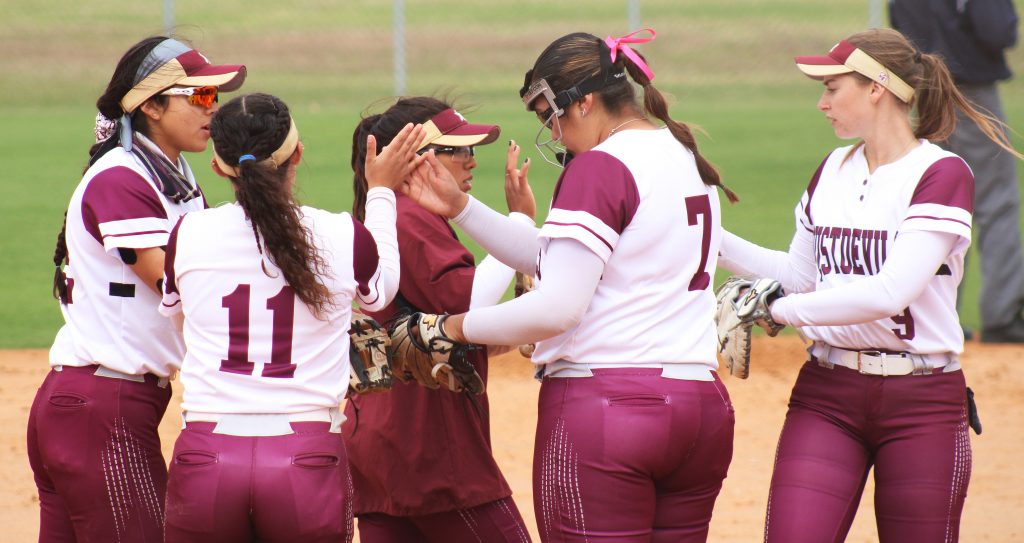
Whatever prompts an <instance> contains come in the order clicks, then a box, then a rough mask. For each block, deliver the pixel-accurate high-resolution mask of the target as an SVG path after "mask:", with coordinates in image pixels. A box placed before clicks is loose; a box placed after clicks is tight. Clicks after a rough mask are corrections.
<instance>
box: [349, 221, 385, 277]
mask: <svg viewBox="0 0 1024 543" xmlns="http://www.w3.org/2000/svg"><path fill="white" fill-rule="evenodd" d="M379 265H380V255H379V254H377V242H376V240H374V239H373V234H371V233H370V231H369V230H367V229H366V227H365V226H363V223H361V222H359V221H357V220H356V218H355V217H352V271H353V272H354V274H355V278H356V282H357V283H359V292H361V293H362V294H363V295H364V296H365V295H367V294H369V293H370V280H371V279H373V276H374V274H376V273H377V267H378V266H379Z"/></svg>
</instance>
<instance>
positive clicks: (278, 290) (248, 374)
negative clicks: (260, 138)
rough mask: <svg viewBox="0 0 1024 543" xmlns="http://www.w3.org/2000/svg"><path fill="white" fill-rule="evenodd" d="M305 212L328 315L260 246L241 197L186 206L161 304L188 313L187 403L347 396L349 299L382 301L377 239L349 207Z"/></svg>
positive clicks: (277, 409)
mask: <svg viewBox="0 0 1024 543" xmlns="http://www.w3.org/2000/svg"><path fill="white" fill-rule="evenodd" d="M300 215H301V216H302V224H303V225H304V226H305V227H306V228H308V229H309V231H310V233H311V235H312V241H313V245H314V246H315V247H316V249H317V251H318V253H319V254H320V256H321V257H322V258H323V260H324V261H325V263H326V270H325V273H324V274H323V275H322V276H321V277H320V281H322V282H323V284H324V285H325V286H326V287H327V289H328V290H329V291H330V292H331V294H332V295H333V302H334V303H333V306H331V307H329V308H328V309H327V310H326V311H325V314H324V315H323V316H322V319H318V318H317V316H316V315H314V314H313V313H312V312H311V311H310V309H309V308H308V307H307V306H306V304H305V303H303V302H302V301H301V300H299V299H298V297H297V296H296V295H295V293H294V291H293V290H292V288H291V287H290V286H289V285H288V284H287V283H286V281H285V279H284V275H283V273H282V272H281V270H280V269H279V268H278V267H277V266H276V265H275V264H274V262H273V259H272V258H271V256H270V254H269V253H268V251H267V250H266V248H262V250H261V249H259V248H257V242H256V239H255V236H254V234H253V230H252V226H251V223H250V222H249V221H248V220H247V218H246V217H245V213H244V211H243V210H242V208H241V207H240V206H239V205H238V204H228V205H223V206H220V207H217V208H213V209H207V210H204V211H200V212H194V213H189V214H187V215H185V216H183V217H182V218H181V220H180V221H179V222H178V225H177V226H175V228H174V231H173V232H172V234H171V238H170V241H169V242H168V246H167V258H166V266H165V267H166V272H165V281H166V283H165V285H164V297H163V301H162V304H161V307H160V312H161V313H162V314H164V315H173V314H176V313H184V316H185V326H184V335H185V345H186V347H187V353H186V354H185V358H184V360H183V362H182V368H181V378H182V384H183V385H184V396H183V401H182V408H183V409H184V410H185V411H186V412H201V413H225V414H231V413H300V412H305V411H313V410H317V409H322V408H334V407H337V406H338V405H339V404H340V402H341V400H342V399H343V397H344V394H345V391H346V389H347V387H348V381H349V376H348V372H349V364H348V349H349V338H348V328H349V321H350V318H351V312H352V303H353V302H355V301H359V302H360V303H361V304H362V305H363V306H364V307H368V308H375V307H376V306H378V305H380V306H381V307H383V305H382V304H381V303H380V302H382V301H384V300H385V298H386V296H385V295H384V294H383V293H381V292H378V290H377V287H378V285H379V283H380V274H381V270H380V267H379V264H378V253H377V246H376V244H375V242H374V239H373V236H372V235H371V234H370V232H369V231H368V230H367V229H366V227H364V226H363V225H362V224H361V223H359V222H357V221H355V220H354V219H353V218H352V217H351V215H349V214H348V213H339V214H335V213H330V212H327V211H323V210H320V209H315V208H310V207H302V208H301V211H300Z"/></svg>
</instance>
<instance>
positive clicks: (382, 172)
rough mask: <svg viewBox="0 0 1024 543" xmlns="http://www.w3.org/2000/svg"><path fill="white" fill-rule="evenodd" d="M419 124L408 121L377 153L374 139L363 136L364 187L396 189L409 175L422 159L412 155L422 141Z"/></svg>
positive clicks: (421, 128)
mask: <svg viewBox="0 0 1024 543" xmlns="http://www.w3.org/2000/svg"><path fill="white" fill-rule="evenodd" d="M423 137H424V129H423V125H418V124H413V123H409V124H407V125H405V127H403V128H402V130H401V131H400V132H399V133H398V135H397V136H395V138H394V139H393V140H391V143H389V144H388V145H387V146H385V147H384V149H382V150H381V152H380V154H379V155H378V154H377V139H376V138H375V137H373V136H372V135H370V136H368V137H367V138H366V162H365V164H364V170H363V171H365V172H366V185H367V187H368V188H374V187H386V188H389V189H392V190H397V189H398V188H399V187H400V186H402V185H403V184H404V183H405V182H406V180H407V179H408V178H409V174H410V173H411V172H412V171H413V169H415V168H416V166H418V165H419V164H420V163H422V161H423V157H421V156H417V155H416V149H417V148H418V147H419V145H420V142H422V141H423Z"/></svg>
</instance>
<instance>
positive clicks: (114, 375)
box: [53, 364, 170, 388]
mask: <svg viewBox="0 0 1024 543" xmlns="http://www.w3.org/2000/svg"><path fill="white" fill-rule="evenodd" d="M91 365H92V364H90V366H91ZM68 367H69V368H76V367H88V366H68ZM53 371H64V366H53ZM92 374H93V375H95V376H97V377H109V378H110V379H122V380H124V381H132V382H135V383H145V382H146V376H145V375H135V374H132V373H124V372H120V371H117V370H112V369H110V368H108V367H106V366H104V365H102V364H96V371H94V372H93V373H92ZM154 377H155V375H154ZM169 381H170V379H168V378H167V377H157V381H156V386H158V387H160V388H167V383H168V382H169Z"/></svg>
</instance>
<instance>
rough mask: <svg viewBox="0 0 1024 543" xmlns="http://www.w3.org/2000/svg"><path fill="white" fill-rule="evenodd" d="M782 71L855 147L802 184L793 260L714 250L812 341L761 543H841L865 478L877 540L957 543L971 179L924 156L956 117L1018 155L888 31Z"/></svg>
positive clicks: (944, 77) (964, 454)
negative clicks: (959, 291) (800, 77)
mask: <svg viewBox="0 0 1024 543" xmlns="http://www.w3.org/2000/svg"><path fill="white" fill-rule="evenodd" d="M796 62H797V66H798V67H799V68H800V70H802V71H803V72H804V73H805V74H806V75H808V76H810V77H812V78H815V79H819V80H821V81H822V82H823V84H824V86H825V90H824V93H823V95H822V97H821V99H820V100H819V102H818V108H819V109H820V110H821V111H822V112H823V113H824V114H825V117H826V118H827V119H828V120H829V122H830V123H831V124H832V127H833V129H834V130H835V133H836V135H837V136H838V137H840V138H843V139H858V140H860V141H858V143H856V144H854V145H852V146H847V147H840V148H838V149H836V150H835V151H833V152H832V153H830V154H829V155H828V156H827V157H826V158H825V160H824V161H823V162H822V163H821V166H819V168H818V170H817V171H816V172H815V173H814V176H813V177H812V179H811V182H810V184H809V185H808V187H807V190H806V192H805V193H804V194H803V197H802V198H801V199H800V202H799V203H798V204H797V206H796V212H795V213H796V234H795V235H794V237H793V241H792V243H791V245H790V249H789V253H782V252H776V251H769V250H766V249H762V248H760V247H757V246H755V245H753V244H750V243H748V242H746V241H744V240H742V239H740V238H737V237H735V236H733V235H731V234H728V233H727V234H726V236H725V240H724V242H723V244H722V254H721V261H722V264H723V266H725V267H727V268H729V269H730V270H732V271H735V272H740V273H754V274H758V275H765V276H770V277H775V278H778V279H779V281H780V282H781V283H782V284H783V286H784V287H785V289H786V290H787V291H789V292H791V293H792V292H795V293H798V294H791V295H789V296H786V297H784V298H781V299H779V300H777V301H776V302H775V303H774V304H772V306H771V315H772V317H773V318H774V319H775V320H776V321H777V322H779V323H784V324H790V325H793V326H800V327H802V330H803V332H804V333H805V334H806V335H807V337H809V338H810V339H812V340H813V341H814V344H813V347H812V348H811V349H810V360H809V361H808V362H807V363H806V364H805V365H804V367H803V369H802V370H801V371H800V375H799V377H798V378H797V381H796V385H795V387H794V388H793V394H792V398H791V400H790V404H789V412H788V414H787V416H786V423H785V426H783V429H782V435H781V437H780V438H779V446H778V452H777V456H776V462H775V471H774V474H773V477H772V483H771V491H770V494H769V497H768V510H767V516H766V520H765V540H766V541H785V542H787V543H790V542H802V541H806V542H811V541H814V542H822V541H843V540H844V539H845V537H846V534H847V531H848V530H849V527H850V523H851V522H852V520H853V517H854V514H855V513H856V508H857V504H858V503H859V501H860V494H861V492H862V490H863V488H864V483H865V480H866V479H867V474H868V471H869V470H870V469H871V468H872V467H873V468H874V470H875V483H876V487H875V488H876V490H875V511H876V517H877V519H876V520H877V525H878V533H879V537H880V539H881V541H883V542H890V541H891V542H896V541H915V542H916V541H920V542H928V541H956V540H957V538H958V531H959V523H960V513H961V511H962V508H963V504H964V498H965V496H966V494H967V483H968V481H969V479H970V473H971V447H970V442H969V440H968V436H967V426H968V402H967V401H966V393H965V383H964V376H963V373H962V372H961V371H960V363H959V361H958V355H959V354H960V353H961V352H962V351H963V334H962V331H961V329H960V326H959V320H958V318H957V314H956V288H957V284H958V283H959V282H960V280H961V278H962V277H963V272H964V269H963V268H964V267H963V262H964V260H963V259H964V253H965V252H966V251H967V248H968V246H969V245H970V241H971V211H972V206H973V189H974V180H973V177H972V175H971V171H970V169H969V168H968V167H967V165H966V164H965V163H964V161H963V160H962V159H961V158H960V157H958V156H956V155H954V154H952V153H949V152H946V151H944V150H942V149H941V148H939V147H938V146H936V145H934V144H932V143H930V142H929V140H943V139H945V138H946V137H947V136H948V135H949V134H950V132H951V131H952V130H953V126H954V122H955V118H956V110H957V109H960V110H962V111H963V113H964V114H966V115H967V116H968V117H970V118H971V119H973V120H974V121H975V122H977V123H978V124H979V126H982V127H983V129H984V130H985V131H986V134H988V136H989V137H990V138H992V139H993V140H996V141H997V143H998V144H999V145H1001V146H1002V147H1004V148H1006V149H1007V150H1009V151H1010V152H1014V151H1013V149H1012V148H1011V147H1010V146H1009V144H1008V143H1007V141H1006V140H1005V138H1001V137H999V134H1002V132H1000V131H998V130H996V125H995V124H993V122H992V121H991V119H989V118H987V117H985V116H983V115H981V114H980V113H978V112H977V111H975V110H974V109H973V108H972V107H971V106H970V105H969V104H968V103H967V102H966V101H965V100H964V98H963V96H962V95H961V94H960V93H959V91H958V90H957V89H956V87H955V85H954V84H953V80H952V78H951V77H950V74H949V72H948V70H947V69H946V67H945V65H944V64H943V62H942V60H941V59H940V58H938V57H936V56H933V55H929V54H923V53H921V52H919V51H916V50H915V49H914V47H913V46H912V45H911V44H910V43H909V42H908V41H907V40H906V39H905V38H904V37H903V36H902V35H901V34H899V33H898V32H896V31H893V30H888V29H883V30H869V31H866V32H862V33H859V34H855V35H853V36H851V37H850V38H848V39H846V40H844V41H841V42H839V43H838V44H837V45H836V46H835V47H833V48H832V50H831V51H830V52H829V53H828V54H827V55H824V56H818V57H798V58H797V59H796ZM915 106H916V108H917V122H916V126H915V123H914V122H912V120H911V116H910V113H911V110H912V109H913V108H914V107H915ZM1015 154H1016V153H1015ZM1018 156H1020V155H1019V154H1018Z"/></svg>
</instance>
